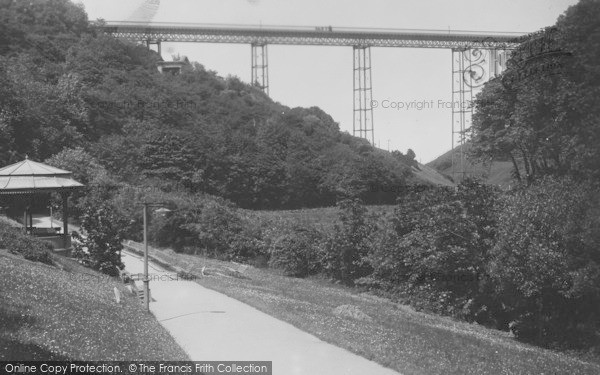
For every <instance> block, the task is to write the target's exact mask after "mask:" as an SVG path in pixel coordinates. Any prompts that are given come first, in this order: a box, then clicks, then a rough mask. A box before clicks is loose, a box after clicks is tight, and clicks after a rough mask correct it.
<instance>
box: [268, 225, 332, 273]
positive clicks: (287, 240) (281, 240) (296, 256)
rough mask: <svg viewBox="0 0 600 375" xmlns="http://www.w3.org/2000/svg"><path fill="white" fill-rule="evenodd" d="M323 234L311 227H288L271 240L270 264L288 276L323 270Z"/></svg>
mask: <svg viewBox="0 0 600 375" xmlns="http://www.w3.org/2000/svg"><path fill="white" fill-rule="evenodd" d="M322 242H323V235H322V234H320V233H319V232H318V231H316V230H314V229H309V228H294V227H291V228H286V230H284V231H278V234H277V235H275V236H274V238H272V239H271V240H270V246H269V254H270V259H269V266H270V267H272V268H276V269H280V270H282V271H283V272H284V274H285V275H287V276H295V277H305V276H308V275H314V274H317V273H319V272H320V271H321V270H322V266H323V265H322V250H321V249H322V248H321V245H322Z"/></svg>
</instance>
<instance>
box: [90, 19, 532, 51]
mask: <svg viewBox="0 0 600 375" xmlns="http://www.w3.org/2000/svg"><path fill="white" fill-rule="evenodd" d="M99 26H100V27H101V28H102V29H103V30H104V31H105V32H107V33H109V34H112V35H114V36H116V37H118V38H123V39H129V40H133V41H142V40H149V41H160V42H196V43H243V44H285V45H317V46H372V47H412V48H486V49H512V48H515V47H516V46H517V45H518V44H519V39H520V37H522V36H523V35H524V34H525V33H519V32H483V31H466V30H452V31H451V30H447V31H445V30H419V29H364V28H363V29H359V28H344V27H331V26H322V27H305V26H296V27H287V26H251V25H217V24H198V25H196V24H178V23H150V24H148V23H144V22H116V21H109V22H106V23H105V24H100V25H99Z"/></svg>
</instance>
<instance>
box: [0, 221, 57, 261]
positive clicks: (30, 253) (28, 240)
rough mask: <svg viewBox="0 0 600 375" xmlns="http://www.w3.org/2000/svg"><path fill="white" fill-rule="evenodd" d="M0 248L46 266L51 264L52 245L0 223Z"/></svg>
mask: <svg viewBox="0 0 600 375" xmlns="http://www.w3.org/2000/svg"><path fill="white" fill-rule="evenodd" d="M0 248H6V249H8V251H9V252H11V253H13V254H20V255H22V256H23V258H25V259H28V260H31V261H34V262H41V263H46V264H52V256H51V252H52V245H51V244H50V243H48V242H45V241H41V240H39V239H37V238H35V237H31V236H28V235H26V234H24V233H23V232H22V230H21V229H20V228H14V227H11V226H9V225H7V224H5V223H0Z"/></svg>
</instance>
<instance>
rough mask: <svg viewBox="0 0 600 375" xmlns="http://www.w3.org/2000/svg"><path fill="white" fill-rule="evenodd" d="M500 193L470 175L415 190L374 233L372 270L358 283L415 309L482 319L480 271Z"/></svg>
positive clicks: (484, 315)
mask: <svg viewBox="0 0 600 375" xmlns="http://www.w3.org/2000/svg"><path fill="white" fill-rule="evenodd" d="M498 196H499V192H498V191H497V190H496V189H495V188H493V187H489V186H486V185H483V184H481V183H479V182H477V181H474V180H465V181H464V182H463V183H462V184H461V185H459V186H458V188H457V189H450V188H443V187H440V188H435V189H414V190H413V191H410V192H408V193H407V194H406V195H405V196H403V197H402V199H401V200H400V201H399V204H398V207H397V208H396V210H395V212H394V215H393V216H392V217H391V218H389V219H388V220H386V221H385V222H384V223H383V224H382V226H381V227H380V228H379V229H378V231H377V232H376V233H375V234H374V235H373V236H372V242H371V244H372V246H371V250H370V251H369V255H368V257H367V260H368V262H369V264H370V266H371V267H372V268H373V272H372V274H371V275H369V276H368V277H367V278H363V279H360V280H359V281H358V283H359V284H360V285H363V286H368V287H370V288H381V289H383V290H385V291H387V292H391V293H392V294H393V295H395V297H397V298H401V299H403V300H405V301H408V302H410V303H412V304H413V305H415V306H416V307H419V308H425V309H428V310H432V311H436V312H438V313H443V314H450V315H454V316H458V317H461V318H464V319H467V320H477V321H480V322H484V321H487V320H489V317H488V316H487V310H488V309H489V307H488V306H487V304H488V302H489V301H487V298H486V293H484V292H483V290H484V287H485V285H487V284H486V283H485V280H484V273H485V267H486V264H487V259H488V251H489V249H490V248H491V246H492V245H493V243H494V237H495V219H494V217H495V210H496V206H497V199H498Z"/></svg>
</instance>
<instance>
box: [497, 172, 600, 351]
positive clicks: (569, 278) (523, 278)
mask: <svg viewBox="0 0 600 375" xmlns="http://www.w3.org/2000/svg"><path fill="white" fill-rule="evenodd" d="M599 213H600V194H599V193H598V187H597V186H593V185H591V184H587V183H577V182H575V181H573V180H570V179H553V178H546V179H544V180H541V181H539V182H537V183H535V184H534V185H532V186H531V187H530V188H528V189H524V190H521V191H518V192H516V193H515V194H511V195H509V196H507V197H506V199H505V207H504V209H503V211H502V212H501V214H500V217H499V227H498V241H497V243H496V245H495V246H494V248H493V250H492V252H491V255H492V259H491V263H490V274H491V276H492V280H493V282H494V284H495V285H496V295H497V298H498V299H499V300H500V301H501V303H502V304H503V306H504V313H506V314H508V315H509V317H510V319H511V324H510V328H511V330H512V331H513V332H514V333H515V334H516V335H517V336H518V337H520V338H523V339H528V340H535V341H538V342H540V343H551V342H564V343H567V342H569V341H570V342H578V343H580V344H582V343H583V342H584V341H585V340H584V339H583V338H584V337H588V338H589V333H592V334H593V333H594V332H596V330H597V328H598V323H599V322H600V319H599V317H600V252H599V251H598V249H599V248H600V215H599ZM584 334H586V335H585V336H584ZM590 339H592V338H590Z"/></svg>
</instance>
